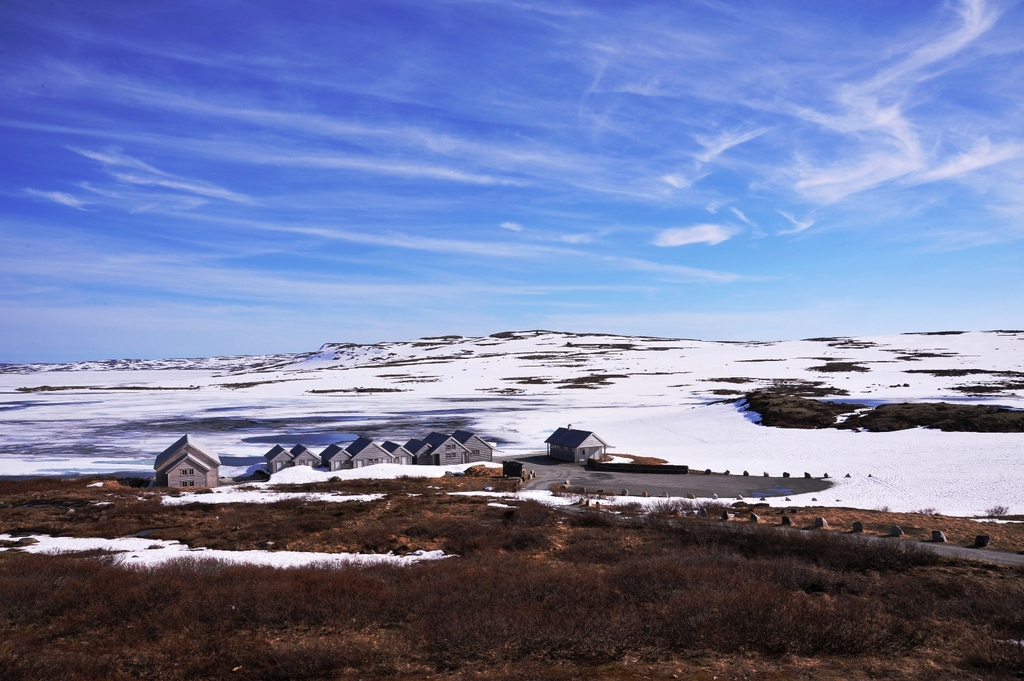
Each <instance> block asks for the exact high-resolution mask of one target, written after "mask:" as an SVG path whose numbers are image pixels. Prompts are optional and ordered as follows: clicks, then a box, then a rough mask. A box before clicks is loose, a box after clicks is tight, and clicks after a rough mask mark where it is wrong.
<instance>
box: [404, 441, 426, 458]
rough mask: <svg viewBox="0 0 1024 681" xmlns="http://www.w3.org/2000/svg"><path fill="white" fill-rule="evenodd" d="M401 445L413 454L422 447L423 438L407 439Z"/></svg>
mask: <svg viewBox="0 0 1024 681" xmlns="http://www.w3.org/2000/svg"><path fill="white" fill-rule="evenodd" d="M402 446H403V447H405V449H406V450H407V451H408V452H409V453H410V454H415V453H416V452H418V451H419V450H421V449H423V440H417V439H416V438H413V439H412V440H409V441H408V442H406V443H405V444H404V445H402Z"/></svg>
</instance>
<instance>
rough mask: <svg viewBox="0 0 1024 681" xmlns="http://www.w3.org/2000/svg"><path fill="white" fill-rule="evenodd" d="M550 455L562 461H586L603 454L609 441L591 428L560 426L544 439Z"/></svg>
mask: <svg viewBox="0 0 1024 681" xmlns="http://www.w3.org/2000/svg"><path fill="white" fill-rule="evenodd" d="M544 442H545V443H546V444H547V446H548V456H550V457H551V458H552V459H561V460H562V461H575V462H578V463H583V462H586V460H587V459H589V458H590V457H592V456H602V455H604V453H605V452H606V451H607V450H608V443H607V442H605V441H604V440H602V439H601V438H599V437H598V436H597V435H594V433H592V432H591V431H589V430H575V429H573V427H572V426H569V427H568V428H559V429H558V430H556V431H555V432H554V433H552V434H551V436H550V437H549V438H548V439H547V440H545V441H544Z"/></svg>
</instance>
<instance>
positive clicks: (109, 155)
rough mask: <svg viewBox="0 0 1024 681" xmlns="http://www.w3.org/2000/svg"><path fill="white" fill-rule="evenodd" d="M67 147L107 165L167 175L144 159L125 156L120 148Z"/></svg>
mask: <svg viewBox="0 0 1024 681" xmlns="http://www.w3.org/2000/svg"><path fill="white" fill-rule="evenodd" d="M68 149H70V150H71V151H73V152H75V153H76V154H81V155H82V156H85V157H86V158H91V159H92V160H94V161H99V162H100V163H103V164H105V165H108V166H121V167H124V168H134V169H136V170H144V171H146V172H147V173H153V174H154V175H167V173H165V172H164V171H162V170H160V169H158V168H154V167H153V166H151V165H150V164H148V163H146V162H145V161H140V160H139V159H137V158H132V157H131V156H126V155H125V154H123V153H121V150H120V149H106V150H105V151H92V150H90V149H80V148H78V147H68Z"/></svg>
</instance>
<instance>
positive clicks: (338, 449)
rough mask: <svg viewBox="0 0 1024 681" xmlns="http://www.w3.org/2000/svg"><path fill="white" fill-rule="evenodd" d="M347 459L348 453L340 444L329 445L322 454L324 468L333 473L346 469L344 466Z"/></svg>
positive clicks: (321, 459) (321, 460)
mask: <svg viewBox="0 0 1024 681" xmlns="http://www.w3.org/2000/svg"><path fill="white" fill-rule="evenodd" d="M347 458H348V453H347V452H346V451H345V448H344V447H342V446H341V445H339V444H330V445H327V447H326V448H325V449H324V451H322V452H320V462H321V463H322V464H323V467H324V468H327V469H329V470H332V471H336V470H338V469H339V468H344V466H343V465H342V464H344V462H345V460H346V459H347ZM335 459H337V461H338V465H337V466H335V465H334V460H335Z"/></svg>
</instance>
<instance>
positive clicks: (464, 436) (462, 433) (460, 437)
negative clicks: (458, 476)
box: [452, 430, 494, 463]
mask: <svg viewBox="0 0 1024 681" xmlns="http://www.w3.org/2000/svg"><path fill="white" fill-rule="evenodd" d="M452 439H453V440H455V441H456V442H458V443H459V444H461V445H462V446H463V447H465V448H466V449H467V450H468V452H469V453H468V454H467V455H466V460H465V463H472V462H474V461H493V460H494V446H493V445H491V443H490V442H485V441H484V439H483V438H482V437H480V436H479V435H477V434H476V433H471V432H469V431H468V430H456V431H455V432H454V433H452Z"/></svg>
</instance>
